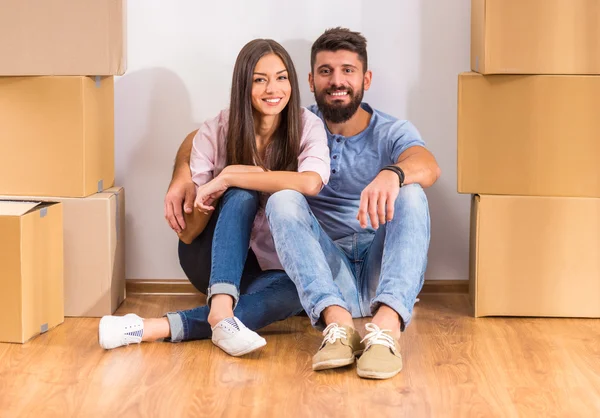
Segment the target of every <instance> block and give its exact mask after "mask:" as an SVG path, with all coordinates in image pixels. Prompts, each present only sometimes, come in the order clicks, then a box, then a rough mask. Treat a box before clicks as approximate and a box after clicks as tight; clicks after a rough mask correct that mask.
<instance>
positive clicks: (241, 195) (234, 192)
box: [223, 187, 259, 209]
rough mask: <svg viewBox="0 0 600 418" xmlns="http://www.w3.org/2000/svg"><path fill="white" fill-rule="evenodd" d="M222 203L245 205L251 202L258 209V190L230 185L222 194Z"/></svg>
mask: <svg viewBox="0 0 600 418" xmlns="http://www.w3.org/2000/svg"><path fill="white" fill-rule="evenodd" d="M223 204H228V205H230V204H238V205H247V204H253V205H254V206H255V207H256V209H258V204H259V197H258V192H257V191H255V190H246V189H239V188H237V187H230V188H229V189H227V190H226V191H225V193H224V194H223Z"/></svg>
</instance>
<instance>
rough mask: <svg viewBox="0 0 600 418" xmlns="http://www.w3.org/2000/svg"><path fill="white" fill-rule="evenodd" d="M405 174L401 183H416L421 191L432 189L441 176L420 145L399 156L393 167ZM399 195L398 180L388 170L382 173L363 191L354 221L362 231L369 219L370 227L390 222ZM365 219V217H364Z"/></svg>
mask: <svg viewBox="0 0 600 418" xmlns="http://www.w3.org/2000/svg"><path fill="white" fill-rule="evenodd" d="M395 165H396V166H397V167H400V168H401V169H402V171H403V172H404V184H403V185H407V184H414V183H418V184H420V185H421V187H423V188H427V187H430V186H432V185H433V184H434V183H435V182H436V181H437V179H438V178H439V177H440V175H441V170H440V167H439V166H438V164H437V162H436V160H435V158H434V156H433V154H431V152H429V151H428V150H427V149H425V148H423V147H421V146H413V147H410V148H408V149H407V150H405V151H404V152H403V153H402V154H400V156H399V157H398V162H397V163H396V164H395ZM399 192H400V178H399V177H398V175H397V174H396V173H394V172H392V171H389V170H383V171H382V172H381V173H379V174H378V175H377V177H375V179H374V180H373V181H372V182H371V183H370V184H369V185H368V186H367V187H365V189H364V190H363V192H362V193H361V196H360V207H359V210H358V215H357V219H358V220H359V222H360V226H361V227H362V228H366V227H367V225H368V218H370V219H371V225H373V228H375V229H377V228H379V225H380V224H381V225H383V224H385V222H386V221H391V220H392V219H393V217H394V202H395V201H396V198H397V197H398V193H399ZM367 217H368V218H367Z"/></svg>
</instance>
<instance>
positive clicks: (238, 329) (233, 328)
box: [212, 317, 267, 357]
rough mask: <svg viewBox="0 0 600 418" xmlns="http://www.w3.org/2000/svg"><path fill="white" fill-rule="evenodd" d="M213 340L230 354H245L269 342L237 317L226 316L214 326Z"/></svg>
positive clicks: (235, 355)
mask: <svg viewBox="0 0 600 418" xmlns="http://www.w3.org/2000/svg"><path fill="white" fill-rule="evenodd" d="M212 342H213V343H214V344H215V345H216V346H217V347H219V348H220V349H221V350H223V351H225V352H226V353H227V354H229V355H230V356H234V357H237V356H243V355H244V354H248V353H250V352H252V351H254V350H257V349H259V348H261V347H263V346H265V345H266V344H267V341H265V339H264V338H263V337H261V336H260V335H258V334H257V333H256V332H254V331H252V330H250V329H249V328H247V327H246V326H245V325H244V324H242V321H240V320H239V319H237V318H236V317H231V318H225V319H223V320H222V321H220V322H219V323H218V324H217V325H215V326H214V327H213V328H212Z"/></svg>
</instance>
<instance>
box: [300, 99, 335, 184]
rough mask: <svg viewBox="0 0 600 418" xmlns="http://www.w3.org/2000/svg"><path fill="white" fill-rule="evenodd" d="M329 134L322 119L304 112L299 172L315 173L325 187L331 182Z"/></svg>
mask: <svg viewBox="0 0 600 418" xmlns="http://www.w3.org/2000/svg"><path fill="white" fill-rule="evenodd" d="M329 158H330V157H329V147H328V146H327V132H325V127H324V126H323V122H322V121H321V119H320V118H319V117H318V116H316V115H314V114H312V113H309V112H308V111H306V110H305V111H304V116H303V127H302V140H301V143H300V155H299V156H298V172H299V173H302V172H305V171H314V172H315V173H317V174H319V176H321V180H322V181H323V185H325V184H327V183H328V182H329V172H330V159H329Z"/></svg>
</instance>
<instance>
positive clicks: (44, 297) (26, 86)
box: [0, 0, 127, 343]
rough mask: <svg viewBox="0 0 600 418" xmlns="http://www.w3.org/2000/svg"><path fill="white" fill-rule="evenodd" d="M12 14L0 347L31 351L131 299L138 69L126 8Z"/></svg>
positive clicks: (14, 6) (0, 166)
mask: <svg viewBox="0 0 600 418" xmlns="http://www.w3.org/2000/svg"><path fill="white" fill-rule="evenodd" d="M1 7H2V12H1V13H0V56H1V57H2V60H0V150H1V151H0V235H2V236H3V240H2V243H1V244H0V250H1V253H0V257H1V258H2V262H1V263H0V288H1V290H0V295H1V296H0V297H1V298H2V300H1V301H0V318H1V319H0V342H20V343H23V342H26V341H27V340H29V339H30V338H31V337H34V336H35V335H37V334H39V333H41V332H45V331H47V330H49V329H51V328H53V327H54V326H56V325H58V324H60V323H62V322H63V320H64V317H65V316H95V317H97V316H102V315H106V314H111V313H113V312H114V311H115V310H116V309H117V307H118V306H119V304H120V303H121V302H122V301H123V299H124V297H125V280H124V279H125V277H124V274H125V269H124V263H125V257H124V206H125V205H124V191H123V188H121V187H115V185H114V172H115V168H114V76H117V75H122V74H124V72H125V70H126V67H127V63H126V39H125V32H126V25H125V21H126V4H125V0H96V1H93V2H81V1H79V0H48V1H44V2H31V1H22V0H4V1H3V2H2V6H1ZM4 237H6V239H4Z"/></svg>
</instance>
